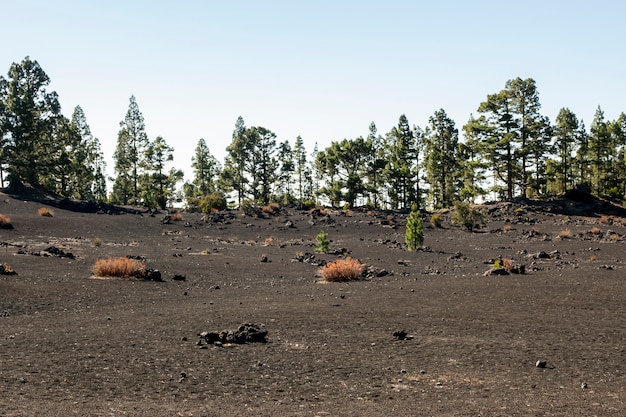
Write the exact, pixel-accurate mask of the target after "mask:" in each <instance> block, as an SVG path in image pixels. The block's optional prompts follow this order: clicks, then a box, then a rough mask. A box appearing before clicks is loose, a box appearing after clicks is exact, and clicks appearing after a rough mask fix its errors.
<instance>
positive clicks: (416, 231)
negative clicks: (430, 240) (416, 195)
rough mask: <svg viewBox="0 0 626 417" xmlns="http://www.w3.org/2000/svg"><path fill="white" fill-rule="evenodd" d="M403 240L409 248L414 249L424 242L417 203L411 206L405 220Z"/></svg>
mask: <svg viewBox="0 0 626 417" xmlns="http://www.w3.org/2000/svg"><path fill="white" fill-rule="evenodd" d="M404 240H405V242H406V245H407V247H408V249H409V250H415V249H417V248H419V247H420V246H422V244H423V243H424V227H423V225H422V216H421V213H420V210H419V208H418V207H417V204H415V203H413V205H412V206H411V213H409V217H408V219H407V221H406V232H405V233H404Z"/></svg>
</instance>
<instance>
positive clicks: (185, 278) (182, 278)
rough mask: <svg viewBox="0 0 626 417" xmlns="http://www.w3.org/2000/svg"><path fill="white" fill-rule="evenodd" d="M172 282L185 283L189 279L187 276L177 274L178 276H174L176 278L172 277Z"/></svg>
mask: <svg viewBox="0 0 626 417" xmlns="http://www.w3.org/2000/svg"><path fill="white" fill-rule="evenodd" d="M172 280H173V281H185V280H187V277H186V276H184V275H179V274H176V275H174V276H173V277H172Z"/></svg>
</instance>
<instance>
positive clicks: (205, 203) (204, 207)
mask: <svg viewBox="0 0 626 417" xmlns="http://www.w3.org/2000/svg"><path fill="white" fill-rule="evenodd" d="M226 206H227V204H226V198H225V197H224V196H223V195H221V194H218V193H213V194H208V195H205V196H204V197H201V198H200V199H199V201H198V208H199V209H200V211H201V212H202V213H205V214H206V213H216V212H219V211H222V210H226Z"/></svg>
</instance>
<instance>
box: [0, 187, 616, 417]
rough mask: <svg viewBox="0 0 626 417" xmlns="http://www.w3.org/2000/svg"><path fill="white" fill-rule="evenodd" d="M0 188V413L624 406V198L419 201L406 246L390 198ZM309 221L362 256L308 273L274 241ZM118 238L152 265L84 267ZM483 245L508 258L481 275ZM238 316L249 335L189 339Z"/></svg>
mask: <svg viewBox="0 0 626 417" xmlns="http://www.w3.org/2000/svg"><path fill="white" fill-rule="evenodd" d="M0 198H1V200H2V201H0V213H1V214H5V215H8V216H10V217H11V223H12V225H13V226H14V229H12V230H8V229H0V262H6V263H8V264H9V265H11V267H12V268H13V269H14V270H15V271H16V272H17V275H0V416H32V415H37V416H61V415H63V416H71V415H81V416H155V415H156V416H176V415H180V416H231V415H242V416H389V415H396V416H417V415H420V416H621V417H623V416H624V415H626V313H625V311H626V285H625V280H626V264H625V261H624V248H625V242H626V227H625V226H624V224H626V217H624V216H625V215H624V213H623V212H621V211H619V210H617V209H611V208H610V207H608V206H607V205H601V204H587V205H580V204H574V203H571V202H567V201H563V202H559V203H552V204H546V203H543V204H539V203H532V202H526V203H525V204H514V203H499V204H494V205H488V206H486V207H485V208H486V209H487V210H488V211H489V216H488V219H489V222H488V223H487V226H486V227H485V228H484V229H482V230H479V231H477V232H474V233H469V232H467V231H464V230H461V229H459V228H457V227H454V226H452V225H451V224H450V221H449V214H445V215H444V221H443V227H442V228H434V227H432V226H431V225H430V224H429V223H428V218H429V216H428V215H426V216H425V225H426V229H425V242H424V246H425V248H424V250H421V251H417V252H407V251H406V250H405V245H404V244H403V241H404V237H403V236H404V225H405V222H406V220H405V219H406V216H405V215H403V214H398V213H395V214H394V213H387V212H368V211H366V210H355V211H354V212H352V213H344V212H340V211H329V212H328V213H326V215H324V213H321V214H319V215H316V216H312V215H310V213H309V212H307V211H305V210H297V209H295V208H283V209H282V210H280V211H279V212H278V213H276V214H271V215H267V216H262V217H259V218H253V217H249V216H244V215H243V214H242V213H241V212H237V211H227V212H225V213H222V214H220V215H216V216H213V217H211V218H209V219H208V220H207V221H202V219H201V215H200V214H191V213H183V220H180V221H173V222H172V223H171V224H163V223H162V222H161V219H162V218H163V216H164V215H165V213H158V214H156V215H155V216H150V215H149V214H148V213H147V212H144V213H141V214H132V213H125V214H106V213H102V214H98V213H94V212H88V211H90V210H86V209H85V207H78V206H76V205H73V204H67V205H63V204H60V203H59V201H47V202H44V203H42V202H41V201H23V198H16V197H11V196H7V195H0ZM50 204H52V205H53V206H54V207H52V208H53V209H54V216H53V217H42V216H39V215H38V214H37V209H38V208H40V207H51V206H50ZM63 207H65V208H63ZM288 222H289V223H288ZM566 229H569V231H570V236H569V237H564V238H561V237H559V235H564V234H566V232H565V230H566ZM320 230H324V231H326V232H327V233H328V235H329V238H330V239H331V240H332V243H331V248H332V249H336V250H338V251H337V252H338V253H339V252H341V251H342V250H343V252H346V253H347V255H348V256H351V257H353V258H357V259H359V260H361V261H362V262H363V263H365V264H367V265H369V266H371V267H373V268H374V271H375V272H376V274H375V275H379V276H370V278H368V279H365V280H362V281H358V282H350V283H333V284H321V283H320V282H319V280H320V278H319V276H318V275H317V272H318V269H319V267H318V266H315V265H313V264H312V263H310V262H299V261H298V260H296V259H294V258H295V257H296V256H297V255H300V254H306V253H307V252H309V253H313V252H314V239H315V235H316V234H317V233H318V232H319V231H320ZM51 247H54V248H56V249H58V250H61V251H63V252H65V253H68V252H69V253H71V254H72V255H73V258H74V259H71V258H68V257H59V256H55V255H54V253H52V254H51V253H50V251H52V252H55V250H54V249H51ZM46 249H48V251H47V252H46ZM541 251H543V252H545V253H546V254H548V255H549V257H547V258H539V257H538V256H537V255H538V254H539V253H540V252H541ZM56 254H57V255H58V254H59V252H58V251H56ZM46 255H50V256H46ZM127 255H132V256H138V257H142V258H144V259H145V262H146V264H147V266H148V267H149V268H155V269H158V270H159V271H160V272H161V274H162V277H163V282H152V281H139V280H123V279H94V278H93V277H92V271H91V270H92V266H93V265H94V263H95V261H96V260H97V259H99V258H103V257H108V256H127ZM263 256H266V257H267V262H261V259H262V257H263ZM340 256H341V255H330V254H327V255H316V257H315V259H314V260H313V263H315V261H318V260H326V261H330V260H334V259H337V258H339V257H340ZM500 256H502V257H504V258H512V259H513V260H514V262H515V263H516V264H518V265H519V264H524V265H525V266H526V274H525V275H508V276H494V275H492V276H484V275H483V273H484V272H485V271H486V270H488V269H489V268H490V265H489V264H488V263H486V262H487V260H488V259H494V258H498V257H500ZM385 271H386V272H387V274H386V275H385V274H384V272H385ZM175 275H184V276H185V278H186V280H185V281H175V280H173V279H172V278H173V277H174V276H175ZM242 323H253V324H256V325H258V326H261V328H262V329H264V330H265V331H267V332H268V333H267V343H248V344H233V345H229V344H225V345H223V346H217V345H208V344H206V343H202V346H198V341H199V340H200V338H199V337H198V334H199V333H201V332H203V331H222V330H236V329H237V328H238V327H239V325H240V324H242ZM398 330H404V331H405V332H406V333H408V335H410V336H412V338H411V337H408V338H407V340H399V339H398V338H397V337H394V335H393V333H394V332H396V331H398ZM538 360H542V361H545V362H546V366H545V367H543V368H541V367H537V366H536V363H537V361H538ZM183 375H184V376H183Z"/></svg>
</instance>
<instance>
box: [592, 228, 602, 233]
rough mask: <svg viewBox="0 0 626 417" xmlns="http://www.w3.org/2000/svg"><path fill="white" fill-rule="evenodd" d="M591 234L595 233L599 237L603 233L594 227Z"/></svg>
mask: <svg viewBox="0 0 626 417" xmlns="http://www.w3.org/2000/svg"><path fill="white" fill-rule="evenodd" d="M591 233H593V234H594V235H598V234H600V233H602V230H600V228H599V227H595V226H594V227H592V228H591Z"/></svg>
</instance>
